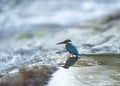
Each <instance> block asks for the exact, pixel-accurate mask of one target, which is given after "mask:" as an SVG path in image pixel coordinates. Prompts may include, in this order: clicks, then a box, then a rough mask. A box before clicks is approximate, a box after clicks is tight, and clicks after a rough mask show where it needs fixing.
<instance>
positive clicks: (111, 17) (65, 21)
mask: <svg viewBox="0 0 120 86" xmlns="http://www.w3.org/2000/svg"><path fill="white" fill-rule="evenodd" d="M119 29H120V0H0V73H4V72H6V71H11V70H12V69H15V68H18V67H21V66H23V65H29V64H31V63H34V62H38V63H39V64H52V65H56V64H57V63H59V62H61V61H62V60H63V59H64V57H65V56H66V55H67V53H66V52H64V46H56V43H57V42H60V41H63V40H65V39H71V40H72V41H73V43H74V44H75V45H76V47H77V49H78V50H79V51H80V52H81V54H103V53H108V54H120V30H119ZM59 57H60V58H59ZM58 58H59V60H58ZM55 59H57V60H55ZM101 86H102V85H101Z"/></svg>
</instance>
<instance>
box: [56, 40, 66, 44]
mask: <svg viewBox="0 0 120 86" xmlns="http://www.w3.org/2000/svg"><path fill="white" fill-rule="evenodd" d="M59 44H65V42H64V41H63V42H59V43H57V44H56V45H59Z"/></svg>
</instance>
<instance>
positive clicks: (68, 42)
mask: <svg viewBox="0 0 120 86" xmlns="http://www.w3.org/2000/svg"><path fill="white" fill-rule="evenodd" d="M58 44H65V45H66V50H67V51H68V52H69V53H70V54H72V55H75V56H76V57H80V53H79V52H78V50H77V48H76V47H75V46H74V45H73V44H72V43H71V40H69V39H67V40H65V41H63V42H60V43H57V45H58Z"/></svg>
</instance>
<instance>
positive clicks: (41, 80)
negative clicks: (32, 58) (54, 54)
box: [0, 65, 57, 86]
mask: <svg viewBox="0 0 120 86" xmlns="http://www.w3.org/2000/svg"><path fill="white" fill-rule="evenodd" d="M56 70H57V68H56V67H54V66H45V65H42V66H40V67H37V66H35V67H32V68H21V69H19V72H18V73H12V74H8V75H5V76H3V77H1V78H0V86H17V85H18V86H43V85H45V84H47V82H48V80H49V79H50V77H51V74H52V73H53V72H55V71H56Z"/></svg>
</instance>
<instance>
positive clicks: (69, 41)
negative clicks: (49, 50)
mask: <svg viewBox="0 0 120 86" xmlns="http://www.w3.org/2000/svg"><path fill="white" fill-rule="evenodd" d="M68 43H71V40H70V39H67V40H64V41H62V42H59V43H57V45H59V44H68Z"/></svg>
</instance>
